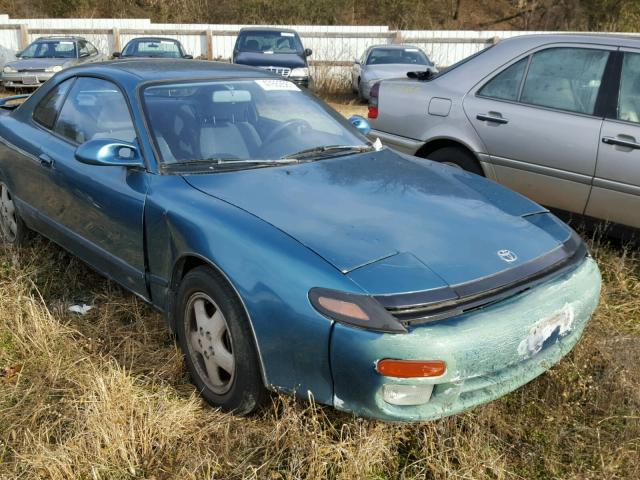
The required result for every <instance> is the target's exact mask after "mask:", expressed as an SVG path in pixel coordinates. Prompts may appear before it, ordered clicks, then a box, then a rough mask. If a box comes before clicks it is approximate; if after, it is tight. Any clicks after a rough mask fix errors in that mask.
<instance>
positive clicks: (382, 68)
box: [364, 63, 437, 80]
mask: <svg viewBox="0 0 640 480" xmlns="http://www.w3.org/2000/svg"><path fill="white" fill-rule="evenodd" d="M428 68H431V69H432V70H433V71H434V72H435V71H437V70H436V69H435V67H428V66H426V65H415V64H407V63H390V64H386V65H367V66H366V69H365V74H364V76H365V77H366V79H367V80H375V79H380V80H383V79H385V78H404V77H406V76H407V73H409V72H418V71H421V72H422V71H425V70H427V69H428Z"/></svg>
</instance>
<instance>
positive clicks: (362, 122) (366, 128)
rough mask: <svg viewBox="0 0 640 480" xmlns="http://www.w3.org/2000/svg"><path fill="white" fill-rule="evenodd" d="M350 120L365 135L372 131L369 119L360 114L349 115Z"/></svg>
mask: <svg viewBox="0 0 640 480" xmlns="http://www.w3.org/2000/svg"><path fill="white" fill-rule="evenodd" d="M349 121H350V122H351V124H352V125H353V126H354V127H356V128H357V129H358V131H359V132H360V133H361V134H363V135H368V134H369V132H370V131H371V125H369V122H367V119H366V118H364V117H361V116H360V115H353V116H352V117H349Z"/></svg>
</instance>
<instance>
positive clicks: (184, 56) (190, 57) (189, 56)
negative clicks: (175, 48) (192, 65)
mask: <svg viewBox="0 0 640 480" xmlns="http://www.w3.org/2000/svg"><path fill="white" fill-rule="evenodd" d="M182 58H185V59H187V60H193V55H183V56H182Z"/></svg>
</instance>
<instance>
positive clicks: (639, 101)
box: [618, 53, 640, 123]
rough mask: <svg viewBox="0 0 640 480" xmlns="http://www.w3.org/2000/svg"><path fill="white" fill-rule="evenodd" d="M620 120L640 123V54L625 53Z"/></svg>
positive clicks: (619, 109)
mask: <svg viewBox="0 0 640 480" xmlns="http://www.w3.org/2000/svg"><path fill="white" fill-rule="evenodd" d="M618 120H625V121H627V122H635V123H640V54H637V53H625V54H624V60H623V61H622V74H621V77H620V94H619V95H618Z"/></svg>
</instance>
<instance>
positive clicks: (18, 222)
mask: <svg viewBox="0 0 640 480" xmlns="http://www.w3.org/2000/svg"><path fill="white" fill-rule="evenodd" d="M0 233H1V234H2V240H3V241H4V242H5V243H9V244H12V245H24V244H25V243H26V242H27V240H28V237H29V229H28V228H27V226H26V225H25V224H24V222H23V221H22V218H20V215H19V214H18V211H17V210H16V206H15V204H14V203H13V197H12V196H11V192H9V189H8V188H7V185H6V184H5V183H3V182H0Z"/></svg>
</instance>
